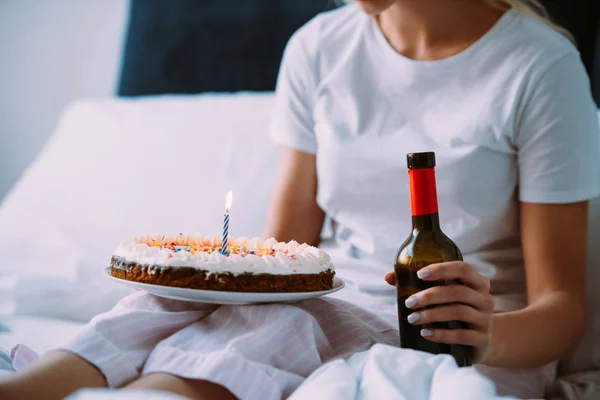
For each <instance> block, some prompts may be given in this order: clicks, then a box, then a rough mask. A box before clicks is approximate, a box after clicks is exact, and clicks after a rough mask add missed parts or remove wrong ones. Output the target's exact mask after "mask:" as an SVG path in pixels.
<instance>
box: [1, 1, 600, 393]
mask: <svg viewBox="0 0 600 400" xmlns="http://www.w3.org/2000/svg"><path fill="white" fill-rule="evenodd" d="M357 3H358V6H357V5H350V6H347V7H343V8H342V9H340V10H336V11H333V12H329V13H325V14H322V15H320V16H318V17H316V18H315V19H314V20H313V21H311V22H309V23H308V24H307V25H306V26H305V27H303V28H302V29H300V30H299V31H298V32H297V33H296V34H295V35H294V37H292V39H291V40H290V42H289V44H288V47H287V49H286V53H285V55H284V60H283V63H282V68H281V71H280V76H279V81H278V88H277V106H276V110H275V114H274V119H273V125H272V133H273V137H274V138H275V139H276V140H277V141H278V142H280V143H281V144H282V145H283V149H282V159H281V166H280V169H279V174H280V176H279V183H278V185H277V186H276V190H275V193H274V196H273V204H272V207H271V213H270V217H269V223H268V229H267V233H268V236H273V237H276V238H277V239H279V240H291V239H296V240H298V241H301V242H307V243H311V244H317V243H318V242H319V240H320V236H321V232H322V228H323V222H324V219H325V215H326V214H328V215H329V216H331V218H332V220H333V233H334V236H333V238H334V241H333V243H334V245H333V246H332V247H331V249H330V250H331V253H332V255H333V256H334V257H336V258H337V259H336V267H337V270H338V272H339V274H340V275H341V276H342V277H344V278H345V279H346V280H347V282H348V286H349V287H350V288H349V289H346V290H344V291H342V292H340V296H343V297H345V298H346V299H348V300H350V301H352V302H355V303H357V304H359V305H361V306H363V307H364V308H368V309H369V310H378V311H380V312H379V316H375V315H374V314H371V313H370V312H369V311H366V310H365V309H364V308H360V307H357V306H353V305H351V304H350V303H346V302H342V301H339V300H332V299H316V300H310V301H305V302H301V303H297V304H296V305H268V306H260V307H226V306H223V307H219V308H214V307H209V306H204V305H197V304H190V303H184V302H175V301H166V300H163V299H159V298H154V297H152V296H149V295H144V294H141V293H140V294H136V295H134V296H130V297H128V298H126V299H124V300H123V301H122V302H121V303H120V304H119V305H118V306H117V307H116V308H115V309H114V310H112V311H110V312H108V313H106V314H104V315H101V316H99V317H97V318H95V319H94V321H92V323H91V324H90V327H88V329H87V330H86V331H85V332H84V333H83V334H82V335H80V337H79V338H77V339H76V340H75V341H74V342H73V343H72V344H70V345H69V346H67V348H66V350H67V351H58V352H54V353H51V354H49V355H47V356H46V357H45V358H44V359H43V360H42V361H41V362H40V363H38V364H37V365H35V366H33V367H31V368H29V369H27V370H25V371H22V372H19V373H17V374H15V375H13V376H12V377H10V378H9V379H8V380H6V381H5V382H3V383H1V384H0V397H2V398H11V396H13V397H14V398H35V397H36V396H37V397H40V396H41V395H42V394H43V396H41V397H44V398H52V397H56V398H60V397H61V396H64V395H65V394H67V393H70V392H72V391H74V390H76V389H78V388H81V387H103V386H106V385H107V384H109V385H110V386H126V387H133V388H150V389H157V390H167V391H171V392H173V393H179V394H182V395H185V396H188V397H191V398H230V397H232V396H233V395H236V396H238V397H245V398H258V397H261V398H277V397H286V396H287V395H289V394H290V393H291V392H292V391H293V390H294V389H295V387H297V386H298V385H299V384H300V383H301V382H302V380H303V378H304V377H306V376H308V374H310V373H311V372H312V371H314V369H316V368H317V367H318V366H319V365H320V364H321V363H322V362H325V361H327V360H328V359H331V358H333V357H343V356H347V355H349V354H351V353H353V352H356V351H361V350H365V349H368V348H369V347H370V346H371V345H372V344H373V343H376V342H383V343H392V344H397V342H398V340H397V336H398V332H397V330H394V328H396V329H397V322H393V318H392V322H389V321H387V320H386V317H387V316H388V315H389V313H388V311H389V310H390V309H393V308H394V307H395V292H394V289H393V287H391V286H389V285H386V283H385V282H384V280H383V277H384V276H385V275H386V274H388V275H387V276H386V280H387V282H388V283H389V284H393V283H394V280H395V277H394V276H393V274H389V272H390V270H391V269H392V261H393V257H394V253H395V251H396V250H397V249H398V247H399V246H400V244H401V243H402V241H403V239H404V238H405V237H406V236H407V235H408V233H409V231H410V222H409V218H408V215H407V214H408V209H409V208H408V203H407V202H408V191H407V188H406V186H407V184H406V176H405V175H406V169H405V154H406V153H408V152H416V151H435V152H436V154H437V158H438V194H439V200H440V213H441V217H442V223H443V225H444V226H443V229H444V231H445V233H446V234H448V235H449V236H450V237H452V238H453V240H454V241H455V242H456V243H457V244H458V245H459V247H460V248H461V250H462V251H463V253H464V255H465V260H466V262H465V263H447V264H438V265H432V266H430V267H429V268H428V271H429V272H430V276H429V277H427V278H424V279H430V280H440V279H460V280H461V281H463V282H464V283H465V286H448V287H437V288H433V289H429V290H427V291H423V292H421V293H419V294H417V295H416V296H415V298H414V299H413V303H414V302H415V301H416V306H415V307H416V308H420V307H423V306H428V305H430V306H435V305H436V304H447V303H456V305H453V306H441V307H440V306H438V307H433V308H429V309H427V310H426V311H424V312H419V313H417V315H415V316H413V317H412V318H411V320H412V321H413V323H415V324H423V323H429V322H432V321H447V320H463V321H466V322H468V323H469V324H470V326H471V329H469V330H464V331H452V332H450V331H436V330H433V331H423V332H422V334H423V335H424V336H425V337H427V338H428V339H429V340H432V341H435V342H445V343H461V344H467V345H472V346H474V347H475V349H476V360H475V361H476V362H477V363H479V364H480V365H479V366H478V368H480V369H481V371H482V372H484V373H486V374H488V375H490V376H491V377H492V378H493V379H495V380H496V382H497V383H498V389H499V391H500V392H502V393H510V394H514V395H518V396H521V397H541V396H542V395H543V391H544V389H545V385H546V384H548V383H549V382H551V381H552V380H553V377H554V372H555V368H556V362H555V360H557V359H559V358H560V357H561V356H563V355H565V354H567V353H568V352H569V351H571V350H573V349H574V348H575V347H576V346H577V344H578V342H579V340H580V338H581V335H582V333H583V331H584V327H585V325H586V317H585V316H586V304H585V286H584V281H585V254H586V251H585V250H586V249H585V243H586V240H585V237H586V227H587V201H588V200H589V199H590V198H592V197H594V196H596V195H598V194H599V192H600V187H599V184H600V179H599V178H600V173H599V170H600V168H599V165H598V157H597V156H598V126H597V120H596V115H595V107H594V105H593V102H592V99H591V94H590V88H589V81H588V79H587V76H586V74H585V71H584V68H583V66H582V64H581V61H580V59H579V56H578V53H577V51H576V50H575V48H574V46H573V45H572V44H571V43H570V42H569V40H568V39H567V37H565V36H564V34H565V32H562V31H560V30H559V29H558V28H557V27H555V26H552V25H551V24H550V23H549V22H548V21H546V20H543V18H542V17H540V16H538V15H537V14H536V13H535V12H534V9H537V8H534V7H533V6H532V4H533V3H532V2H526V1H524V0H480V1H473V0H454V1H449V0H422V1H415V0H363V1H357ZM566 226H568V229H567V228H565V227H566ZM353 289H354V290H353ZM491 295H493V298H492V296H491ZM494 303H495V304H494ZM494 311H496V313H494ZM131 321H135V322H136V324H135V326H134V327H132V328H131V329H125V328H123V327H122V325H123V324H125V325H127V324H128V322H129V325H127V326H128V327H130V326H132V325H133V323H131ZM139 321H141V322H139ZM240 321H243V322H240ZM236 322H240V324H236ZM336 324H338V325H340V324H343V325H344V326H345V327H349V326H350V327H352V329H348V331H353V332H356V334H355V335H350V336H347V337H346V338H345V339H344V340H339V334H338V336H335V335H334V334H333V331H334V330H335V327H333V328H332V326H334V325H336ZM120 326H121V327H120ZM240 326H241V327H242V328H240ZM275 327H277V329H275ZM281 327H283V328H281ZM221 328H222V329H221ZM275 331H277V332H283V333H277V332H275ZM545 332H552V335H549V334H544V333H545ZM140 335H141V336H142V337H143V340H141V339H139V337H140ZM278 335H279V336H278ZM242 338H245V339H248V338H251V339H250V341H249V343H250V345H248V346H245V347H244V346H241V347H236V343H240V341H241V340H242ZM336 338H337V339H338V340H336ZM282 343H283V344H282ZM290 343H291V344H294V345H298V344H300V345H301V347H304V348H306V349H308V350H306V351H304V352H303V353H301V356H298V354H299V353H294V352H289V351H288V350H289V347H293V346H288V344H290ZM232 348H234V349H235V351H233V350H232ZM248 348H257V349H258V348H260V351H259V350H256V351H255V352H252V351H251V350H248ZM215 352H218V353H219V355H218V357H216V356H211V357H212V358H211V357H208V356H206V354H208V353H210V354H214V353H215ZM199 360H200V361H199ZM259 394H260V395H259Z"/></svg>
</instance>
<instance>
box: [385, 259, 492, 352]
mask: <svg viewBox="0 0 600 400" xmlns="http://www.w3.org/2000/svg"><path fill="white" fill-rule="evenodd" d="M417 276H418V277H419V278H420V279H421V280H423V281H444V280H458V281H460V282H462V283H463V285H460V284H457V285H442V286H435V287H432V288H429V289H426V290H422V291H420V292H419V293H416V294H414V295H412V296H411V297H409V298H408V299H407V300H406V306H407V307H408V308H411V309H414V310H415V312H414V313H412V314H410V315H409V316H408V322H410V323H411V324H413V325H423V324H430V323H432V322H446V321H463V322H466V323H468V324H469V329H455V330H447V329H423V330H421V335H422V336H423V337H424V338H426V339H428V340H431V341H432V342H438V343H448V344H464V345H469V346H473V347H474V348H475V360H473V361H474V362H475V363H481V362H483V361H484V360H485V358H486V355H487V354H488V352H489V347H490V343H491V340H490V339H491V332H492V313H493V310H494V298H493V297H492V295H490V281H489V280H488V279H487V278H485V277H483V276H482V275H480V274H478V273H477V272H476V271H475V270H474V269H473V268H472V267H471V266H470V265H469V264H467V263H465V262H462V261H453V262H447V263H440V264H431V265H429V266H427V267H425V268H423V269H421V270H420V271H419V272H418V273H417ZM385 280H386V282H387V283H389V284H390V285H396V274H395V273H394V272H391V273H389V274H387V275H386V277H385ZM426 306H436V307H432V308H428V309H425V310H423V309H422V308H423V307H426Z"/></svg>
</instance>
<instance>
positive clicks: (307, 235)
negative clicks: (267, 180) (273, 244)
mask: <svg viewBox="0 0 600 400" xmlns="http://www.w3.org/2000/svg"><path fill="white" fill-rule="evenodd" d="M278 170H279V173H278V177H277V180H276V182H275V187H274V190H273V195H272V197H271V206H270V208H269V215H268V217H267V226H266V231H265V237H274V238H276V239H277V240H280V241H286V242H287V241H290V240H296V241H297V242H300V243H307V244H310V245H312V246H317V245H318V244H319V239H320V235H321V229H322V227H323V220H324V218H325V213H324V212H323V210H321V208H320V207H319V205H318V204H317V165H316V157H315V156H314V155H312V154H308V153H304V152H301V151H297V150H293V149H291V148H287V147H285V148H283V149H282V150H281V157H280V161H279V169H278Z"/></svg>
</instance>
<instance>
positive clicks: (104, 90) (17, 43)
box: [0, 0, 128, 201]
mask: <svg viewBox="0 0 600 400" xmlns="http://www.w3.org/2000/svg"><path fill="white" fill-rule="evenodd" d="M127 10H128V1H127V0H0V201H1V199H2V198H3V197H4V195H5V194H6V192H7V191H8V190H9V188H10V187H11V186H12V185H13V184H14V182H16V180H17V179H18V177H19V176H20V175H21V173H22V172H23V170H24V169H25V168H26V167H27V165H28V164H29V163H30V162H31V161H32V160H33V159H34V157H35V156H36V154H37V153H38V152H39V150H40V149H41V148H42V146H43V144H44V142H45V141H46V139H48V137H49V135H50V133H51V132H52V129H53V128H54V126H55V123H56V121H57V117H58V116H59V113H60V112H61V110H63V109H64V107H65V105H67V104H68V103H69V102H71V101H73V100H74V99H76V98H78V97H92V96H93V97H96V96H103V97H105V96H111V95H113V93H114V92H115V89H116V84H117V79H118V71H119V68H120V55H121V47H122V40H123V34H124V28H125V25H126V19H127ZM81 133H82V134H85V132H81Z"/></svg>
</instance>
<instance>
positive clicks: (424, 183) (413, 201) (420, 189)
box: [408, 168, 438, 216]
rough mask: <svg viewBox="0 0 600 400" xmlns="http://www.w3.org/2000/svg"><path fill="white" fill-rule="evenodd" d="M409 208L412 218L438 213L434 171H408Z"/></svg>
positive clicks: (429, 169) (431, 169)
mask: <svg viewBox="0 0 600 400" xmlns="http://www.w3.org/2000/svg"><path fill="white" fill-rule="evenodd" d="M408 179H409V182H410V208H411V213H412V215H413V216H417V215H426V214H433V213H436V212H438V202H437V190H436V187H435V169H434V168H423V169H409V170H408Z"/></svg>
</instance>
